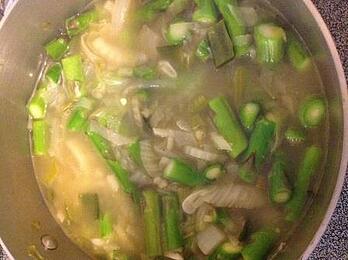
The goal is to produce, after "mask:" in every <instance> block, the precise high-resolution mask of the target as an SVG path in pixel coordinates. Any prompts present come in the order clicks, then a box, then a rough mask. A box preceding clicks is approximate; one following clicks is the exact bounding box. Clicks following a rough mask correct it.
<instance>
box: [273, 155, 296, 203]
mask: <svg viewBox="0 0 348 260" xmlns="http://www.w3.org/2000/svg"><path fill="white" fill-rule="evenodd" d="M285 171H286V164H285V160H284V158H283V155H280V154H278V155H276V156H275V158H274V162H273V165H272V169H271V172H270V173H269V175H268V187H269V189H268V192H269V197H270V199H271V201H272V202H273V203H278V204H281V203H286V202H288V201H289V199H290V197H291V193H292V191H291V189H290V187H289V182H288V180H287V177H286V175H285Z"/></svg>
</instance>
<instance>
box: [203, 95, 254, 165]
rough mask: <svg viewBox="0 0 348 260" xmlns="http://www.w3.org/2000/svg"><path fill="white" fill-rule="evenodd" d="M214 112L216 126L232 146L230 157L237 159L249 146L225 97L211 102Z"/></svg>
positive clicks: (210, 105)
mask: <svg viewBox="0 0 348 260" xmlns="http://www.w3.org/2000/svg"><path fill="white" fill-rule="evenodd" d="M209 107H210V108H211V110H213V111H214V113H215V115H214V124H215V126H216V128H217V129H218V131H219V132H220V134H221V135H222V136H223V137H224V138H225V139H226V141H227V142H228V143H229V144H230V145H231V148H232V150H231V152H230V156H231V157H232V158H233V159H235V158H237V157H238V156H239V155H240V154H241V153H242V152H243V151H244V150H245V149H246V148H247V146H248V140H247V138H246V136H245V134H244V132H243V130H242V127H241V126H240V124H239V122H238V120H237V118H236V116H235V114H234V112H233V111H232V109H231V107H230V105H229V104H228V102H227V100H226V98H225V97H218V98H214V99H212V100H211V101H210V102H209Z"/></svg>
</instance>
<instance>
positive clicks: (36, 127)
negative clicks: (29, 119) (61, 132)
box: [32, 120, 48, 155]
mask: <svg viewBox="0 0 348 260" xmlns="http://www.w3.org/2000/svg"><path fill="white" fill-rule="evenodd" d="M47 134H48V130H47V124H46V122H45V121H44V120H34V121H33V128H32V137H33V139H32V140H33V152H34V155H45V154H46V152H47V149H48V142H47Z"/></svg>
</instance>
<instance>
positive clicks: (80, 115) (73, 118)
mask: <svg viewBox="0 0 348 260" xmlns="http://www.w3.org/2000/svg"><path fill="white" fill-rule="evenodd" d="M93 105H94V102H93V100H91V99H89V98H85V97H83V98H81V99H80V101H79V102H78V103H77V104H76V105H75V107H74V109H73V111H72V113H71V115H70V117H69V120H68V124H67V128H68V129H69V130H70V131H73V132H81V131H85V130H86V128H87V126H88V116H89V114H90V112H91V110H92V108H93Z"/></svg>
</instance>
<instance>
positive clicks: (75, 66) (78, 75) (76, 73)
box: [62, 54, 85, 82]
mask: <svg viewBox="0 0 348 260" xmlns="http://www.w3.org/2000/svg"><path fill="white" fill-rule="evenodd" d="M62 65H63V72H64V76H65V78H66V79H67V80H71V81H80V82H82V81H84V80H85V74H84V72H83V64H82V59H81V56H80V55H78V54H76V55H73V56H68V57H66V58H64V59H62Z"/></svg>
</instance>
